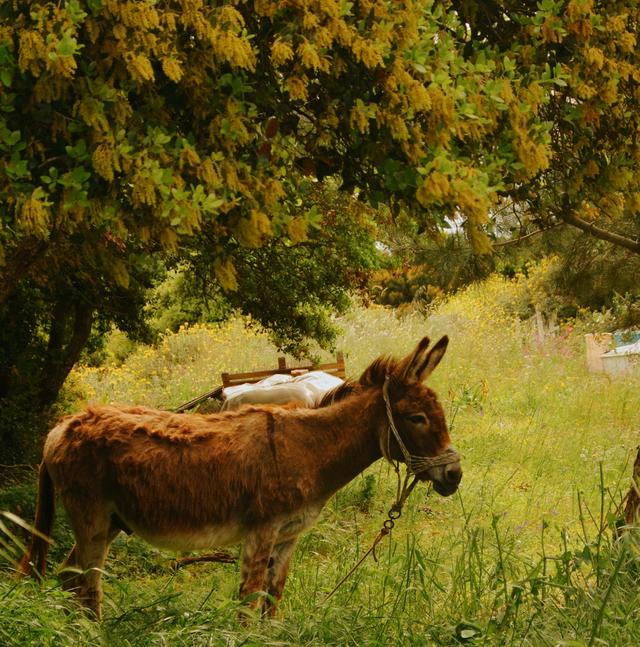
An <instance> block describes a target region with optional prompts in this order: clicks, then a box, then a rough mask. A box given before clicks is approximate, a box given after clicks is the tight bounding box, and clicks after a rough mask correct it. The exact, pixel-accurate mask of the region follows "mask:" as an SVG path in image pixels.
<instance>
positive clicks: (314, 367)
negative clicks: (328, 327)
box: [222, 352, 346, 389]
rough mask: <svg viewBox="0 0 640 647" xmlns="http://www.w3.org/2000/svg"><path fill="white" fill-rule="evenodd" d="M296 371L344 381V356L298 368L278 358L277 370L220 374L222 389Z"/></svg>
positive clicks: (282, 358) (337, 355)
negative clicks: (325, 374) (316, 372)
mask: <svg viewBox="0 0 640 647" xmlns="http://www.w3.org/2000/svg"><path fill="white" fill-rule="evenodd" d="M298 371H300V372H306V371H324V372H325V373H330V374H331V375H335V376H336V377H339V378H341V379H343V380H344V379H345V377H346V372H345V365H344V354H343V353H342V352H338V353H336V361H335V362H329V363H326V364H303V365H299V366H287V360H286V358H285V357H278V368H274V369H266V370H261V371H248V372H246V373H222V387H223V388H225V389H226V388H227V387H228V386H237V385H238V384H247V383H254V382H259V381H260V380H264V378H265V377H269V376H270V375H291V374H292V373H294V372H296V373H297V372H298Z"/></svg>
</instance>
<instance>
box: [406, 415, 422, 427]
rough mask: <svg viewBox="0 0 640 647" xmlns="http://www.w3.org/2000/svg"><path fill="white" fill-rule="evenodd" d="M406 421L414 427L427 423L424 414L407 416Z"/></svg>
mask: <svg viewBox="0 0 640 647" xmlns="http://www.w3.org/2000/svg"><path fill="white" fill-rule="evenodd" d="M407 420H408V421H409V422H412V423H413V424H414V425H424V424H425V423H426V422H427V416H425V415H424V413H411V414H409V415H408V416H407Z"/></svg>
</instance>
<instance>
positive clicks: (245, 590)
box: [240, 524, 279, 609]
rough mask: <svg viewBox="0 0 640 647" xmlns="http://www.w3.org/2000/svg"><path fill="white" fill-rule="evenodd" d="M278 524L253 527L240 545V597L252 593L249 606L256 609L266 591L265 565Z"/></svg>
mask: <svg viewBox="0 0 640 647" xmlns="http://www.w3.org/2000/svg"><path fill="white" fill-rule="evenodd" d="M278 530H279V525H277V524H265V525H262V526H259V527H257V528H254V529H253V530H252V531H251V532H249V533H248V534H247V537H246V539H245V542H244V545H243V547H242V564H241V566H240V577H241V583H240V599H241V600H244V599H245V598H247V597H248V596H250V595H254V594H255V597H253V598H252V599H251V600H249V601H248V602H249V606H251V607H252V608H254V609H256V608H259V607H260V606H261V604H262V599H263V597H264V595H258V593H263V594H264V593H265V592H266V586H265V584H266V580H267V567H268V565H269V558H270V557H271V553H272V552H273V547H274V544H275V541H276V537H277V536H278Z"/></svg>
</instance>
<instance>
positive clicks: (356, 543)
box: [0, 278, 640, 646]
mask: <svg viewBox="0 0 640 647" xmlns="http://www.w3.org/2000/svg"><path fill="white" fill-rule="evenodd" d="M522 290H523V286H522V285H521V284H518V282H506V281H504V280H501V279H497V278H494V279H491V280H490V281H489V282H487V283H486V284H484V285H482V286H475V287H471V288H469V289H468V290H466V291H465V292H463V293H460V294H459V295H457V296H456V297H455V298H452V299H450V300H449V301H447V302H444V303H442V304H440V305H439V306H438V307H437V308H434V309H433V310H431V311H430V312H428V313H419V312H410V311H408V312H405V313H404V314H403V315H397V314H394V313H393V312H390V311H388V310H384V309H378V308H375V309H364V308H355V309H354V310H353V311H352V312H351V313H350V314H349V315H348V316H346V317H345V318H343V319H342V320H341V321H340V324H341V326H342V328H343V334H342V336H341V338H340V339H339V342H338V347H339V348H341V349H343V350H344V351H345V352H346V360H347V367H348V371H349V373H350V374H352V375H353V376H354V377H355V376H357V375H358V374H359V372H360V371H361V370H362V369H364V368H365V367H366V365H367V364H368V363H369V362H370V361H371V360H373V359H374V358H375V357H376V356H377V355H379V354H382V353H392V354H394V355H397V356H400V355H402V354H404V353H405V352H407V351H409V350H410V349H411V348H412V347H413V346H414V344H415V343H416V341H417V340H418V339H419V338H421V337H422V336H423V335H424V334H429V335H430V336H431V337H432V338H436V337H437V336H438V335H440V334H443V333H447V334H448V335H449V336H450V337H451V344H450V349H449V352H448V354H447V356H446V357H445V359H444V360H443V362H442V364H441V365H440V367H439V368H438V370H437V371H436V372H435V373H434V375H433V378H432V380H431V385H432V386H433V388H435V390H436V391H437V392H438V393H439V395H440V399H441V401H442V402H443V403H444V405H445V410H446V412H447V414H448V419H449V423H450V426H451V435H452V438H453V441H454V443H455V444H456V446H457V448H458V450H459V451H460V452H461V454H462V455H463V460H464V463H463V468H464V478H463V481H462V485H461V488H460V491H459V493H458V494H456V495H455V496H453V497H450V498H447V499H443V498H440V497H438V496H437V495H436V494H435V493H428V492H427V490H426V488H421V489H420V488H418V489H417V490H416V491H415V492H414V494H413V495H412V498H411V499H410V501H409V504H408V506H407V508H406V509H405V512H404V513H403V516H402V518H401V519H400V521H399V522H398V523H397V525H396V529H394V531H393V533H392V537H391V540H389V539H386V540H385V541H384V542H383V543H382V544H381V545H380V547H379V549H378V561H377V562H374V561H373V560H372V559H370V560H369V561H367V562H365V563H364V565H363V566H362V567H361V568H360V569H359V570H358V571H357V572H356V573H355V575H354V576H353V577H352V578H351V579H350V580H348V581H347V583H345V584H344V586H342V587H341V588H340V589H339V590H338V592H337V593H336V594H335V596H333V597H332V598H331V600H330V601H328V602H324V597H325V596H326V594H327V592H328V591H330V590H331V589H332V588H333V586H334V585H335V584H336V583H337V582H338V581H339V579H340V578H341V576H342V575H343V574H344V573H345V572H346V571H347V570H348V569H349V568H350V567H351V566H352V565H353V564H354V563H355V562H356V561H357V559H358V557H359V555H361V554H362V553H363V552H364V551H365V550H366V549H367V548H368V547H369V545H370V543H371V541H372V540H373V538H374V537H375V535H376V534H377V532H378V530H379V528H380V526H381V524H382V522H383V521H384V519H385V516H386V511H387V509H388V507H389V505H390V503H391V501H392V499H393V494H394V488H395V481H394V475H393V472H392V470H390V469H389V467H388V466H387V465H386V464H384V463H383V462H382V461H380V462H378V463H377V464H375V465H374V466H372V467H371V468H370V470H369V471H368V472H366V473H365V474H363V475H361V476H360V477H358V478H356V479H355V481H353V482H352V483H351V484H350V485H349V486H347V487H346V488H345V489H344V490H342V491H341V492H340V493H338V495H337V496H336V497H335V498H334V499H333V500H332V501H331V502H330V503H329V504H328V506H327V508H326V509H325V511H324V513H323V515H322V517H321V519H320V521H319V523H318V524H317V526H316V527H315V528H314V529H312V530H311V531H310V532H309V533H307V534H306V535H305V536H304V538H303V539H302V541H301V543H300V546H299V548H298V551H297V553H296V556H295V559H294V564H293V566H292V569H291V574H290V578H289V580H288V584H287V589H286V590H285V598H284V600H283V603H282V605H281V608H280V612H279V614H278V617H277V618H276V619H275V620H269V621H260V620H257V619H256V620H255V621H253V622H250V623H249V625H248V626H243V625H241V624H239V623H238V622H237V620H236V614H237V610H238V602H237V599H236V597H237V596H236V591H237V587H238V583H239V577H238V568H237V566H236V565H221V564H196V565H192V566H189V567H186V568H183V569H180V570H178V571H174V570H172V568H171V559H172V555H169V554H166V553H162V552H160V551H157V550H155V549H153V548H151V547H149V546H147V545H145V544H143V543H142V542H139V541H138V540H136V539H135V538H128V537H125V536H122V537H119V538H118V539H117V540H116V542H115V543H114V545H113V548H112V551H111V554H110V558H109V560H108V561H107V565H106V571H107V572H106V573H105V619H104V621H103V622H102V623H101V624H99V625H98V624H96V623H92V622H90V621H88V620H86V619H85V618H83V617H82V615H81V614H79V613H78V612H77V611H76V609H75V607H74V605H73V604H72V603H71V602H70V601H69V600H68V598H67V597H66V596H65V594H63V593H62V592H61V591H60V589H59V588H58V586H57V581H56V579H55V578H54V577H53V576H52V577H51V579H47V580H46V581H45V582H44V583H42V585H41V586H39V585H37V584H35V583H34V582H31V581H16V580H14V579H13V577H12V567H11V561H12V559H13V558H14V557H15V556H16V555H17V554H18V553H19V552H20V549H19V543H20V532H19V529H18V527H17V526H16V525H15V524H13V523H12V522H11V520H10V519H9V518H7V517H0V519H1V520H2V525H0V643H1V644H6V645H49V644H55V645H59V646H62V645H96V644H105V645H132V646H133V645H135V646H138V645H172V646H174V645H229V646H232V645H233V646H236V645H237V646H240V645H273V646H276V645H278V646H280V645H320V644H329V645H354V646H355V645H357V646H360V645H388V644H396V645H458V644H472V645H567V646H568V645H630V644H640V619H639V617H638V616H639V614H640V604H639V602H640V596H639V589H638V586H637V582H638V577H639V574H640V554H639V552H638V545H637V543H636V541H637V540H636V537H635V535H634V533H627V534H626V535H625V537H624V538H623V539H621V540H620V539H615V538H614V536H613V533H612V530H611V524H612V522H613V520H614V519H615V518H616V516H617V509H618V506H619V505H620V502H621V499H622V496H623V494H624V492H626V490H627V489H628V487H629V477H630V472H631V464H632V462H633V458H634V456H635V451H636V445H637V444H638V440H639V438H640V407H639V406H638V402H639V398H638V393H639V392H640V376H639V375H635V376H630V377H629V376H627V377H624V378H620V379H616V380H611V379H608V378H607V377H605V376H602V375H592V374H589V373H587V371H586V368H585V362H584V348H583V338H582V332H584V330H583V329H582V327H580V326H579V325H576V326H575V327H574V328H569V327H565V328H561V329H560V330H558V331H557V333H556V334H555V335H554V336H551V337H548V338H547V339H545V340H544V341H542V342H539V341H536V339H535V337H534V335H533V329H532V327H531V326H530V324H529V323H528V322H522V321H521V320H520V319H519V318H518V317H517V316H516V315H515V311H516V310H517V308H516V306H517V303H518V302H519V301H521V300H522ZM277 355H278V353H277V352H276V350H275V349H273V348H272V347H271V346H270V345H269V343H268V341H267V339H266V337H265V336H264V335H262V334H261V333H259V332H256V331H248V330H247V329H246V328H245V327H244V325H243V322H241V321H239V320H236V321H233V322H231V323H230V324H228V325H225V326H223V327H221V328H219V329H215V330H214V329H209V328H205V327H199V326H197V327H193V328H187V329H184V330H182V331H180V332H179V333H177V334H175V335H167V336H166V337H165V338H164V340H163V342H162V344H161V345H160V346H159V347H158V348H155V349H151V348H139V349H137V350H136V351H135V352H134V353H133V354H132V355H130V356H129V357H128V358H127V359H126V361H125V362H124V363H123V364H122V365H115V364H110V365H108V366H106V367H103V368H101V369H94V368H80V369H79V370H77V371H76V372H75V374H74V375H73V380H72V383H71V386H70V393H71V394H74V396H73V397H75V398H76V399H77V400H78V405H80V404H81V400H82V399H83V398H84V399H89V400H91V401H99V402H127V403H132V402H136V403H144V404H150V405H154V406H160V407H172V406H176V405H178V404H180V403H181V402H183V401H185V400H188V399H189V398H191V397H193V396H194V395H197V394H199V393H201V392H204V391H206V390H208V389H210V388H212V387H213V386H215V385H216V384H217V383H219V373H220V372H221V371H223V370H233V371H237V370H243V369H250V368H255V367H262V366H271V365H274V366H275V364H276V357H277ZM69 397H71V396H69ZM24 476H25V475H24V474H20V475H16V477H15V479H14V483H13V484H11V483H10V484H9V485H7V486H6V487H5V488H4V489H3V490H2V491H0V509H5V510H9V511H13V512H17V513H18V514H20V515H21V516H23V517H24V518H25V519H29V520H31V518H32V516H31V515H32V509H33V497H34V493H33V484H32V481H33V479H26V480H25V478H24ZM60 516H61V517H62V515H60ZM55 539H56V545H55V546H54V548H53V551H52V562H56V560H60V559H62V556H63V555H64V553H65V551H66V550H68V548H69V545H70V542H71V538H70V535H69V532H68V529H67V527H66V525H65V523H64V519H63V518H61V519H59V521H58V522H57V524H56V528H55ZM51 571H52V572H54V571H55V568H52V569H51Z"/></svg>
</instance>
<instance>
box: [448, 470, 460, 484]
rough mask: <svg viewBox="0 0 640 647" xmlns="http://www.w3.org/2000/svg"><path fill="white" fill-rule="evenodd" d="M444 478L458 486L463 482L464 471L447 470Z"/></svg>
mask: <svg viewBox="0 0 640 647" xmlns="http://www.w3.org/2000/svg"><path fill="white" fill-rule="evenodd" d="M444 478H445V480H446V481H447V482H448V483H453V484H455V485H457V484H458V483H460V481H461V480H462V470H461V469H460V468H459V467H452V468H447V469H446V470H445V472H444Z"/></svg>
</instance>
